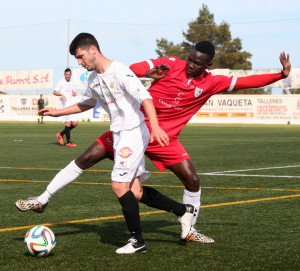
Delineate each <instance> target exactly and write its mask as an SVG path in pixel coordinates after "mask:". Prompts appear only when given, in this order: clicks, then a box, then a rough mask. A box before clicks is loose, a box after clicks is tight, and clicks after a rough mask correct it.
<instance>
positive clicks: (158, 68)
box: [146, 64, 170, 79]
mask: <svg viewBox="0 0 300 271" xmlns="http://www.w3.org/2000/svg"><path fill="white" fill-rule="evenodd" d="M168 70H170V67H169V66H167V65H165V64H160V65H155V66H154V67H153V68H152V69H150V70H148V71H146V76H147V77H149V78H152V79H161V78H163V77H166V76H168V75H169V74H167V73H165V72H166V71H168Z"/></svg>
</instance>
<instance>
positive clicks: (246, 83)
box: [233, 52, 291, 89]
mask: <svg viewBox="0 0 300 271" xmlns="http://www.w3.org/2000/svg"><path fill="white" fill-rule="evenodd" d="M279 59H280V62H281V65H282V69H281V72H279V73H269V74H256V75H250V76H245V77H238V78H237V80H236V83H235V86H234V88H233V89H243V88H259V87H264V86H267V85H270V84H272V83H274V82H276V81H278V80H280V79H284V78H286V77H288V76H289V74H290V71H291V62H290V57H289V54H286V53H284V52H282V53H281V54H280V55H279Z"/></svg>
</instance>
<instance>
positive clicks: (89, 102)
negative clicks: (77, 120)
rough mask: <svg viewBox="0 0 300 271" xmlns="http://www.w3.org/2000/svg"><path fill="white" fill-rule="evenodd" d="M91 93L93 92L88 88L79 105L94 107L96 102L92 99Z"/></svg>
mask: <svg viewBox="0 0 300 271" xmlns="http://www.w3.org/2000/svg"><path fill="white" fill-rule="evenodd" d="M92 92H93V91H92V89H91V88H90V87H88V88H87V89H86V91H85V93H84V94H83V96H82V98H81V100H80V102H79V104H84V105H90V106H96V104H97V100H96V99H95V98H94V97H93V94H92Z"/></svg>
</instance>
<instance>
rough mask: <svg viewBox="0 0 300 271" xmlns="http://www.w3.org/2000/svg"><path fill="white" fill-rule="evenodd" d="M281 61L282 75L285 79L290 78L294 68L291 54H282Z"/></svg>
mask: <svg viewBox="0 0 300 271" xmlns="http://www.w3.org/2000/svg"><path fill="white" fill-rule="evenodd" d="M279 60H280V62H281V65H282V70H281V74H282V76H283V77H284V78H286V77H288V76H289V74H290V71H291V68H292V65H291V62H290V56H289V54H285V52H282V53H281V54H280V55H279Z"/></svg>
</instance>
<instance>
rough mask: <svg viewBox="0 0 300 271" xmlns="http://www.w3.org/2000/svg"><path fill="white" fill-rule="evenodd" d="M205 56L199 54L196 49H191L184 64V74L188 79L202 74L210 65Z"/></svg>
mask: <svg viewBox="0 0 300 271" xmlns="http://www.w3.org/2000/svg"><path fill="white" fill-rule="evenodd" d="M207 59H208V56H207V54H203V53H200V52H199V51H197V50H196V49H192V50H191V52H190V54H189V56H188V59H187V64H186V68H185V69H186V73H187V75H188V76H189V77H196V76H199V75H201V74H202V73H203V71H204V70H205V69H206V68H207V67H208V66H209V65H210V63H209V62H208V61H207Z"/></svg>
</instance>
